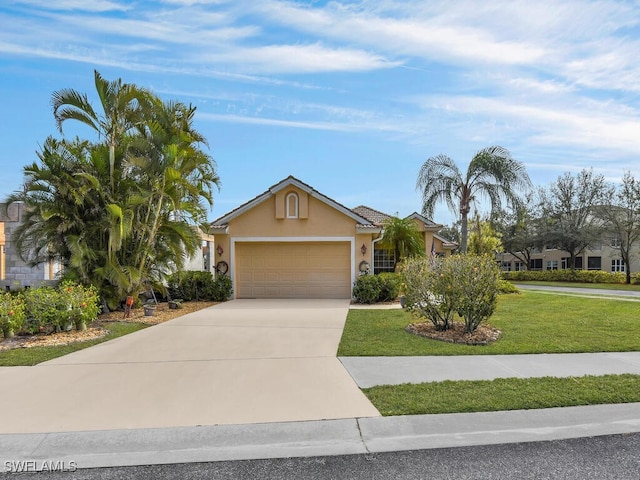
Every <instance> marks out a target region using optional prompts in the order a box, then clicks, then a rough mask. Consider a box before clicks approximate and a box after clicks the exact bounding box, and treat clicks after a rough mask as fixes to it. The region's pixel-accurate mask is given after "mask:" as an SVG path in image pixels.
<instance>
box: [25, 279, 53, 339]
mask: <svg viewBox="0 0 640 480" xmlns="http://www.w3.org/2000/svg"><path fill="white" fill-rule="evenodd" d="M59 297H60V292H58V291H57V290H56V289H54V288H51V287H46V286H44V287H39V288H30V289H28V290H25V292H24V299H25V304H26V308H27V322H26V324H25V327H24V328H25V331H26V332H27V333H30V334H32V335H33V334H34V333H38V332H42V331H45V330H46V331H48V332H50V331H52V330H53V329H55V327H56V326H57V325H58V324H59V320H58V318H59V316H60V310H59V309H58V304H59V303H60V301H59Z"/></svg>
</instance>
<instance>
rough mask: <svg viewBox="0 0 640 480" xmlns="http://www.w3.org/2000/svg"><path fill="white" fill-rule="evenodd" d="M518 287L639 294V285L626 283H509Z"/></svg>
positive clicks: (526, 281)
mask: <svg viewBox="0 0 640 480" xmlns="http://www.w3.org/2000/svg"><path fill="white" fill-rule="evenodd" d="M511 282H512V283H514V284H515V285H516V287H517V286H518V284H522V285H536V286H540V287H570V288H589V289H591V290H620V291H628V292H640V285H636V284H631V285H627V284H626V283H582V282H545V281H541V280H517V281H515V280H513V281H511Z"/></svg>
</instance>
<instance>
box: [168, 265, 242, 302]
mask: <svg viewBox="0 0 640 480" xmlns="http://www.w3.org/2000/svg"><path fill="white" fill-rule="evenodd" d="M167 291H168V292H169V295H170V296H171V298H174V299H175V298H180V299H182V300H184V301H185V302H189V301H192V300H211V301H214V302H224V301H226V300H229V298H230V297H231V294H232V293H233V285H232V283H231V278H230V277H228V276H227V275H218V276H217V277H216V278H215V279H214V278H213V275H212V274H211V273H210V272H199V271H186V272H177V273H174V274H173V275H171V276H170V277H169V279H168V281H167Z"/></svg>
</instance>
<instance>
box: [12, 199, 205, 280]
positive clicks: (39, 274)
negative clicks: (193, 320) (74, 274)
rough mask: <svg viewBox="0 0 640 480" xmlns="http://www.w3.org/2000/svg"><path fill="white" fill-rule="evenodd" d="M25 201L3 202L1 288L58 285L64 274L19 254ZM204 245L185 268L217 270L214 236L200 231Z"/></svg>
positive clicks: (55, 265) (60, 269)
mask: <svg viewBox="0 0 640 480" xmlns="http://www.w3.org/2000/svg"><path fill="white" fill-rule="evenodd" d="M23 208H24V204H22V203H14V204H12V205H11V206H9V208H8V209H7V206H6V204H0V289H1V290H7V289H11V290H17V289H19V288H23V287H38V286H40V285H52V286H53V285H55V284H56V283H57V282H58V281H59V279H60V276H61V275H62V272H63V266H62V264H60V263H59V262H56V261H51V262H47V263H46V264H41V265H37V266H35V267H30V266H29V265H27V264H26V263H25V262H24V261H23V260H22V259H21V258H20V256H19V255H18V252H17V250H16V248H15V245H14V243H13V242H12V236H13V232H14V231H15V229H16V228H17V227H18V225H20V222H21V220H22V210H23ZM200 234H201V236H202V249H201V250H199V251H197V252H196V253H195V254H194V255H193V256H192V257H190V258H187V260H186V261H185V270H197V271H208V272H211V271H213V268H212V263H211V262H212V261H213V256H212V255H211V252H212V251H213V236H212V235H209V234H206V233H204V232H202V231H201V232H200Z"/></svg>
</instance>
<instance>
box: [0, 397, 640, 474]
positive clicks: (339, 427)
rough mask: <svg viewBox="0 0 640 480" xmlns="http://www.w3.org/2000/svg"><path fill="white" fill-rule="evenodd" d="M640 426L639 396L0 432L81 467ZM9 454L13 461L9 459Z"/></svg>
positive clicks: (2, 452) (8, 441)
mask: <svg viewBox="0 0 640 480" xmlns="http://www.w3.org/2000/svg"><path fill="white" fill-rule="evenodd" d="M631 432H640V404H639V403H633V404H621V405H597V406H589V407H567V408H550V409H544V410H515V411H509V412H488V413H462V414H447V415H418V416H406V417H372V418H351V419H342V420H324V421H312V422H286V423H270V424H253V425H214V426H198V427H181V428H155V429H132V430H108V431H89V432H68V433H42V434H15V435H0V472H2V471H3V470H2V469H3V468H4V469H5V471H6V470H7V468H8V467H7V465H9V468H10V467H11V466H12V465H17V464H18V462H20V461H25V460H26V461H31V462H35V465H36V466H38V465H40V466H42V465H43V462H50V463H51V462H61V464H63V465H70V464H71V462H73V464H75V465H76V466H77V467H78V468H95V467H111V466H128V465H151V464H168V463H185V462H211V461H222V460H246V459H261V458H284V457H310V456H323V455H348V454H366V453H375V452H389V451H400V450H416V449H429V448H448V447H462V446H473V445H489V444H499V443H516V442H533V441H548V440H558V439H568V438H578V437H588V436H597V435H612V434H625V433H631ZM6 462H8V463H6Z"/></svg>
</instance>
